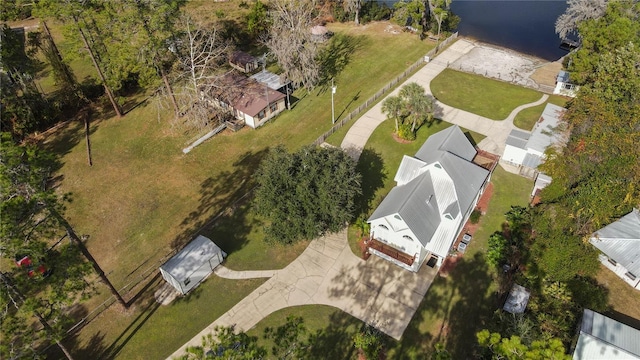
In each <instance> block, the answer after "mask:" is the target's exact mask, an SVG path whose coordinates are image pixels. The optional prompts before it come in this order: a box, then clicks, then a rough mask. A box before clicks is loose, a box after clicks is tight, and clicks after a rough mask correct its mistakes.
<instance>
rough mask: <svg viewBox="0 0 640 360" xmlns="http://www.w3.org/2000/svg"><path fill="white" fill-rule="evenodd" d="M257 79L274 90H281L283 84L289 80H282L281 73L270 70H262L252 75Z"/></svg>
mask: <svg viewBox="0 0 640 360" xmlns="http://www.w3.org/2000/svg"><path fill="white" fill-rule="evenodd" d="M250 78H252V79H254V80H255V81H257V82H259V83H261V84H266V85H267V86H268V87H269V88H271V89H273V90H280V89H281V88H282V87H283V86H285V85H287V84H288V83H289V81H282V79H281V77H280V75H277V74H274V73H272V72H270V71H266V70H262V71H260V72H257V73H255V74H253V75H251V76H250Z"/></svg>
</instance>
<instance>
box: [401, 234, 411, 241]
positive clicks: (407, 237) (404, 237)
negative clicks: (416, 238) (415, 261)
mask: <svg viewBox="0 0 640 360" xmlns="http://www.w3.org/2000/svg"><path fill="white" fill-rule="evenodd" d="M402 238H403V239H407V240H409V241H413V238H412V237H411V236H409V235H403V236H402Z"/></svg>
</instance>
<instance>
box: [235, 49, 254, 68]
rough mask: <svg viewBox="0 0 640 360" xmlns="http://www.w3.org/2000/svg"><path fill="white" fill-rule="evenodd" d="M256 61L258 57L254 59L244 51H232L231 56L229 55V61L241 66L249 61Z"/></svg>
mask: <svg viewBox="0 0 640 360" xmlns="http://www.w3.org/2000/svg"><path fill="white" fill-rule="evenodd" d="M257 61H258V59H256V58H255V57H253V56H252V55H251V54H248V53H246V52H244V51H234V52H233V53H231V56H229V62H230V63H232V64H238V65H240V66H242V67H244V66H245V65H247V64H249V63H255V62H257Z"/></svg>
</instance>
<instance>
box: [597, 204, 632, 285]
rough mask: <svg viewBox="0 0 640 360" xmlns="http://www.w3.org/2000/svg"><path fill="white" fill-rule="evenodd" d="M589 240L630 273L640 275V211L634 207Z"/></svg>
mask: <svg viewBox="0 0 640 360" xmlns="http://www.w3.org/2000/svg"><path fill="white" fill-rule="evenodd" d="M589 242H590V243H591V244H593V246H595V247H596V248H597V249H598V250H600V251H602V252H603V253H604V254H605V255H607V257H609V258H611V259H613V260H615V261H616V262H618V263H619V264H620V265H622V266H624V267H625V268H626V269H627V270H628V271H629V272H630V273H632V274H634V275H636V276H639V275H640V211H639V210H638V209H635V208H634V209H633V210H632V211H631V212H630V213H628V214H627V215H625V216H623V217H621V218H620V219H619V220H618V221H616V222H613V223H611V224H609V225H607V226H605V227H603V228H602V229H600V230H598V231H596V232H595V233H594V234H593V236H592V237H591V239H589Z"/></svg>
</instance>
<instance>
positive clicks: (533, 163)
mask: <svg viewBox="0 0 640 360" xmlns="http://www.w3.org/2000/svg"><path fill="white" fill-rule="evenodd" d="M540 164H542V158H541V157H540V156H538V155H535V154H531V153H526V154H525V155H524V159H522V165H524V166H528V167H530V168H533V169H535V168H537V167H538V165H540Z"/></svg>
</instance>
